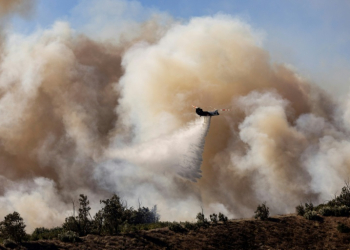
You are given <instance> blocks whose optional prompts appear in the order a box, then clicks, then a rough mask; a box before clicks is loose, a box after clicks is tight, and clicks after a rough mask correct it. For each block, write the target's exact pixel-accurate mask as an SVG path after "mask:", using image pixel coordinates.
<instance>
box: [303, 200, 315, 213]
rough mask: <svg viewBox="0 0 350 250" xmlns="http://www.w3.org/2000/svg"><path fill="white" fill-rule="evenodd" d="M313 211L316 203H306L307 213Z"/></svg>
mask: <svg viewBox="0 0 350 250" xmlns="http://www.w3.org/2000/svg"><path fill="white" fill-rule="evenodd" d="M311 211H314V204H312V203H311V202H310V203H305V213H306V212H311Z"/></svg>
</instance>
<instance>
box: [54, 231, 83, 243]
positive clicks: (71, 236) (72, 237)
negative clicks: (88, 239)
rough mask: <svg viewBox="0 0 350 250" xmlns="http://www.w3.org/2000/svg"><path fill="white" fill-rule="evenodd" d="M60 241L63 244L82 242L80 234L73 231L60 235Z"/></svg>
mask: <svg viewBox="0 0 350 250" xmlns="http://www.w3.org/2000/svg"><path fill="white" fill-rule="evenodd" d="M58 239H59V240H60V241H62V242H79V241H81V240H80V238H79V237H78V234H77V233H76V232H73V231H65V232H63V233H61V234H59V235H58Z"/></svg>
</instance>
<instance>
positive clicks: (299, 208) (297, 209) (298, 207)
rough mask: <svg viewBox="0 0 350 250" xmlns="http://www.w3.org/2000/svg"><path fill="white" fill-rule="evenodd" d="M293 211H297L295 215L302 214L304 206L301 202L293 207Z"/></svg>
mask: <svg viewBox="0 0 350 250" xmlns="http://www.w3.org/2000/svg"><path fill="white" fill-rule="evenodd" d="M295 212H296V213H297V215H300V216H304V214H305V208H304V206H303V204H300V205H298V206H296V207H295Z"/></svg>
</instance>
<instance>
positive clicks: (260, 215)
mask: <svg viewBox="0 0 350 250" xmlns="http://www.w3.org/2000/svg"><path fill="white" fill-rule="evenodd" d="M254 213H255V216H254V217H255V219H260V220H267V219H268V218H269V214H270V211H269V207H267V206H266V203H265V202H264V203H263V204H261V205H258V207H257V208H256V211H255V212H254Z"/></svg>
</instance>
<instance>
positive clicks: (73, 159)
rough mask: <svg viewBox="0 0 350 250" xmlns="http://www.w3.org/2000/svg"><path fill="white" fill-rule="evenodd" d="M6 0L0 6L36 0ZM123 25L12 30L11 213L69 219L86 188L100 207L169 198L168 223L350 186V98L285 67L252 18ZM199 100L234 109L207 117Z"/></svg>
mask: <svg viewBox="0 0 350 250" xmlns="http://www.w3.org/2000/svg"><path fill="white" fill-rule="evenodd" d="M6 3H7V1H0V6H3V9H2V12H1V13H5V12H6V13H8V12H10V11H17V10H20V9H22V7H16V6H19V5H17V3H18V4H24V1H11V3H13V4H14V5H6ZM20 6H23V5H20ZM2 15H3V14H2ZM135 23H136V22H135ZM108 25H110V27H113V25H117V24H115V23H111V24H106V26H108ZM134 25H136V24H134ZM123 32H124V33H123V34H121V35H120V36H121V37H119V38H115V39H113V40H103V39H100V38H96V39H94V38H93V37H92V36H91V30H90V34H89V36H87V35H86V34H84V33H83V32H79V31H76V30H74V29H72V28H71V27H70V25H69V23H66V22H56V23H55V24H54V25H53V26H52V27H51V28H49V29H46V30H39V31H36V32H34V33H33V34H31V35H28V36H21V35H18V34H7V36H6V37H2V44H3V46H2V47H1V55H2V56H1V61H0V117H1V120H0V170H1V171H0V172H1V176H0V178H1V185H0V195H1V197H0V202H1V204H2V210H1V211H0V217H3V216H5V215H6V214H7V213H10V212H13V211H14V210H16V211H18V212H19V213H20V214H21V215H22V217H23V218H24V220H25V222H26V223H27V225H28V230H29V231H30V230H33V229H34V228H35V227H39V226H45V227H51V226H58V225H60V224H61V223H62V222H63V221H64V218H65V217H66V216H69V215H71V213H72V201H73V200H74V199H77V197H78V196H79V194H81V193H83V194H86V195H87V196H88V198H89V199H90V203H91V204H92V205H93V209H92V212H96V211H97V209H99V202H98V201H99V200H101V199H104V198H107V197H108V196H110V195H111V194H112V193H117V194H118V195H120V196H121V197H122V199H125V200H127V201H128V204H129V205H133V206H136V205H137V204H138V202H139V201H140V202H141V203H142V205H144V206H153V205H154V204H157V206H158V209H159V212H160V214H161V219H162V220H193V219H194V218H195V215H196V213H198V212H199V211H200V208H201V206H202V207H203V208H204V211H205V213H212V212H217V213H218V212H223V213H225V214H227V215H229V216H230V217H243V216H249V217H250V216H251V215H252V214H253V211H254V209H255V208H256V206H257V204H259V203H261V202H264V201H266V202H267V204H268V206H269V207H270V209H271V212H272V213H287V212H292V211H294V207H295V206H296V205H297V204H299V202H300V201H306V200H311V201H313V202H323V201H324V200H326V199H329V198H331V197H332V196H333V194H334V193H335V192H336V191H338V190H340V188H341V187H342V184H343V182H344V178H346V176H349V172H350V158H349V156H348V154H347V152H348V149H349V148H350V131H349V129H348V127H349V123H350V115H349V112H348V110H349V108H348V107H349V106H350V104H349V103H337V102H335V101H334V100H332V98H331V97H330V96H329V95H328V94H327V93H325V92H324V91H323V90H321V89H320V88H318V87H317V86H316V85H314V84H313V83H310V82H308V81H307V80H305V79H304V78H303V77H302V76H300V75H298V74H297V72H295V71H294V70H293V69H292V68H291V67H289V66H288V65H285V64H273V63H272V62H271V60H270V58H269V53H268V51H266V50H264V49H263V48H262V38H261V35H260V33H259V32H257V31H255V30H254V29H253V28H252V27H250V26H249V25H248V24H247V23H244V22H242V21H241V20H239V19H236V18H233V17H231V16H224V15H217V16H214V17H198V18H193V19H191V20H189V21H188V22H175V21H174V22H172V23H171V24H166V25H164V23H161V21H160V20H159V19H157V18H154V17H151V18H150V20H147V21H146V22H142V23H137V28H135V29H132V31H130V32H132V34H125V32H128V31H123ZM191 105H196V106H200V107H202V108H203V109H214V108H231V110H232V111H230V112H223V113H221V114H220V116H216V117H213V118H212V120H211V121H210V119H207V120H203V118H198V117H197V116H196V114H195V112H194V110H193V109H192V107H191ZM209 106H212V107H213V108H210V107H209ZM209 126H210V128H209ZM28 204H31V205H30V206H28Z"/></svg>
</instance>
